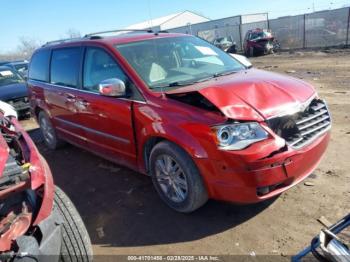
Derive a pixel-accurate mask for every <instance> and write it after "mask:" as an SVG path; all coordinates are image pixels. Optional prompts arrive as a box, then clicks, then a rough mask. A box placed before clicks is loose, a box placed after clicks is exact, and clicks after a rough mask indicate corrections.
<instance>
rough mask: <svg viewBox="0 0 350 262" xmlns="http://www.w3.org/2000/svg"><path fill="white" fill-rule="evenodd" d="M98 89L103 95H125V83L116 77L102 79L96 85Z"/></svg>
mask: <svg viewBox="0 0 350 262" xmlns="http://www.w3.org/2000/svg"><path fill="white" fill-rule="evenodd" d="M98 89H99V92H100V94H101V95H103V96H114V97H121V96H125V95H126V88H125V83H124V81H122V80H120V79H118V78H110V79H106V80H103V81H102V82H101V83H100V84H99V85H98Z"/></svg>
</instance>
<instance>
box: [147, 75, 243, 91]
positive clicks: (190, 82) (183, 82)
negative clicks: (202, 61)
mask: <svg viewBox="0 0 350 262" xmlns="http://www.w3.org/2000/svg"><path fill="white" fill-rule="evenodd" d="M234 73H237V71H226V72H221V73H215V74H214V75H211V76H209V77H205V78H202V79H199V80H195V81H181V82H180V81H176V82H171V83H169V84H165V85H159V86H152V87H150V89H162V88H169V87H179V86H189V85H194V84H197V83H201V82H205V81H208V80H210V79H213V78H216V77H219V76H225V75H231V74H234Z"/></svg>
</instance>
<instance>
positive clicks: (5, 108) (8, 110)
mask: <svg viewBox="0 0 350 262" xmlns="http://www.w3.org/2000/svg"><path fill="white" fill-rule="evenodd" d="M0 111H1V112H2V113H3V114H4V116H5V117H9V116H13V117H15V118H18V115H17V112H16V110H15V108H14V107H13V106H11V105H10V104H8V103H5V102H3V101H1V100H0Z"/></svg>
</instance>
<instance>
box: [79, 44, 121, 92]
mask: <svg viewBox="0 0 350 262" xmlns="http://www.w3.org/2000/svg"><path fill="white" fill-rule="evenodd" d="M110 78H119V79H120V80H122V81H124V82H125V83H126V82H127V77H126V75H125V74H124V72H123V71H122V69H121V68H120V67H119V65H118V64H117V63H116V62H115V60H114V59H113V58H112V57H111V56H110V55H109V54H108V53H107V52H106V51H104V50H102V49H100V48H93V47H88V48H87V49H86V52H85V59H84V73H83V89H84V90H87V91H90V92H94V93H99V90H98V85H99V84H100V83H101V82H102V81H103V80H107V79H110Z"/></svg>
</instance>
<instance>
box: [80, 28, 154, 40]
mask: <svg viewBox="0 0 350 262" xmlns="http://www.w3.org/2000/svg"><path fill="white" fill-rule="evenodd" d="M120 32H147V33H153V30H152V29H151V28H148V29H116V30H108V31H101V32H96V33H90V34H86V35H85V36H84V37H87V38H88V37H94V36H97V35H103V34H109V33H120Z"/></svg>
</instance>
